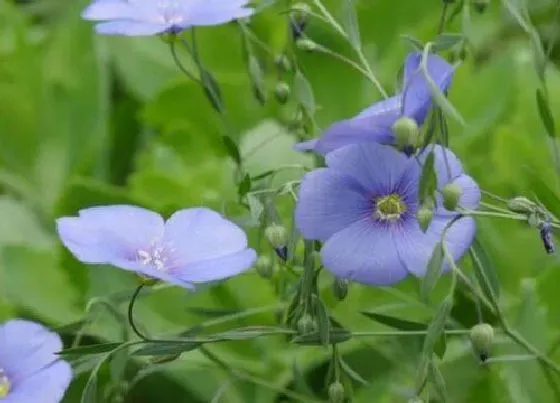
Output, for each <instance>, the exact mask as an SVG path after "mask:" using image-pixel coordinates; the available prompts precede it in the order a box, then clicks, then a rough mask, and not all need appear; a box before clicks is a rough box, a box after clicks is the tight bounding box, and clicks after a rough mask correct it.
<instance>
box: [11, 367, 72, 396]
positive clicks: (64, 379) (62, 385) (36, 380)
mask: <svg viewBox="0 0 560 403" xmlns="http://www.w3.org/2000/svg"><path fill="white" fill-rule="evenodd" d="M71 380H72V368H71V367H70V364H68V363H67V362H64V361H57V362H56V363H54V364H52V365H50V366H49V367H48V368H45V369H43V370H41V371H39V372H36V373H35V374H33V375H31V376H30V377H29V378H26V379H24V380H21V381H19V382H17V383H15V384H13V385H12V387H13V389H12V390H11V391H10V393H9V395H8V396H7V402H8V403H27V402H41V403H59V402H60V401H62V398H63V397H64V393H65V392H66V389H68V386H69V385H70V381H71Z"/></svg>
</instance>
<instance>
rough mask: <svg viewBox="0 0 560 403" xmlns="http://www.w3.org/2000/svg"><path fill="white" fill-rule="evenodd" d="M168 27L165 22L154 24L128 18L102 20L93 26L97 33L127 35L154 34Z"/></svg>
mask: <svg viewBox="0 0 560 403" xmlns="http://www.w3.org/2000/svg"><path fill="white" fill-rule="evenodd" d="M170 28H171V27H170V26H168V25H166V24H154V23H149V22H139V21H128V20H117V21H110V22H102V23H100V24H97V25H96V26H95V30H96V32H97V33H98V34H102V35H127V36H149V35H155V34H160V33H162V32H165V31H167V30H168V29H170Z"/></svg>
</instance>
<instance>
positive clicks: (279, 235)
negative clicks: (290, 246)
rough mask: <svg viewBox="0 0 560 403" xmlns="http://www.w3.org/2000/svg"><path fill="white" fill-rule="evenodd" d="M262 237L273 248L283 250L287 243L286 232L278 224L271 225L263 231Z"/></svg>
mask: <svg viewBox="0 0 560 403" xmlns="http://www.w3.org/2000/svg"><path fill="white" fill-rule="evenodd" d="M264 236H265V237H266V239H268V242H270V244H271V245H272V247H273V248H275V249H276V248H283V247H285V246H286V244H287V243H288V231H286V228H285V227H283V226H282V225H279V224H272V225H271V226H269V227H267V228H266V229H265V230H264Z"/></svg>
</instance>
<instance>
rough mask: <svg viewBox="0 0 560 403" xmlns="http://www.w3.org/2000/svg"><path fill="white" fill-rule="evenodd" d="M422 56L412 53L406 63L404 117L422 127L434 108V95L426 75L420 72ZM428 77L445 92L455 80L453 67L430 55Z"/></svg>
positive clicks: (438, 57)
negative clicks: (453, 79)
mask: <svg viewBox="0 0 560 403" xmlns="http://www.w3.org/2000/svg"><path fill="white" fill-rule="evenodd" d="M421 61H422V54H421V53H419V52H413V53H410V54H409V55H408V56H407V58H406V61H405V69H404V70H405V83H404V86H405V88H404V101H403V102H404V115H405V116H409V117H412V118H414V120H416V122H417V123H418V124H419V125H421V124H423V123H424V120H425V119H426V116H427V115H428V111H429V110H430V108H431V107H432V95H431V91H430V87H429V85H428V82H427V80H426V78H425V77H424V74H423V73H422V71H421V70H420V62H421ZM427 70H428V75H429V76H430V78H431V79H432V80H433V81H434V83H435V84H436V85H437V86H438V87H439V88H440V89H441V90H442V91H443V92H445V91H446V90H447V88H448V87H449V84H451V80H452V78H453V72H454V69H453V66H452V65H451V64H449V63H447V62H446V61H445V60H444V59H442V58H441V57H440V56H437V55H434V54H429V55H428V60H427Z"/></svg>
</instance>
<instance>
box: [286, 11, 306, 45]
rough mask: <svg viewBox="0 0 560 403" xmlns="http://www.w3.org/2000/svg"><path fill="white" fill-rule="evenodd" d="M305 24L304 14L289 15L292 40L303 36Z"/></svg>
mask: <svg viewBox="0 0 560 403" xmlns="http://www.w3.org/2000/svg"><path fill="white" fill-rule="evenodd" d="M306 25H307V18H306V17H305V16H292V17H290V28H291V30H292V37H293V38H294V40H297V39H300V38H301V37H302V36H303V33H304V31H305V27H306Z"/></svg>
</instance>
